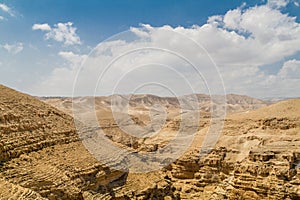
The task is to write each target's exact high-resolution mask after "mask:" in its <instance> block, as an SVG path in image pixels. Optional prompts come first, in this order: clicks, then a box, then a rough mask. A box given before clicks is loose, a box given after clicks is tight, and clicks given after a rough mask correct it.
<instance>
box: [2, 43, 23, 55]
mask: <svg viewBox="0 0 300 200" xmlns="http://www.w3.org/2000/svg"><path fill="white" fill-rule="evenodd" d="M2 47H3V48H4V49H5V50H7V51H8V52H9V53H12V54H17V53H20V52H21V51H22V50H23V48H24V47H23V43H21V42H19V43H16V44H4V45H2Z"/></svg>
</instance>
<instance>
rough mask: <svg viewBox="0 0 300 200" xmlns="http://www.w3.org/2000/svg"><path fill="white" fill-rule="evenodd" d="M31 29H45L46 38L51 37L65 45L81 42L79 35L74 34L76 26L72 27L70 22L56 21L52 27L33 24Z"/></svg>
mask: <svg viewBox="0 0 300 200" xmlns="http://www.w3.org/2000/svg"><path fill="white" fill-rule="evenodd" d="M32 29H33V30H42V31H46V32H47V33H46V34H45V39H46V40H49V39H53V40H55V41H57V42H63V43H64V44H65V45H76V44H81V41H80V37H79V36H78V35H77V34H76V30H77V28H76V27H73V23H72V22H67V23H57V24H55V25H54V27H52V28H51V27H50V26H49V25H48V24H34V25H33V26H32Z"/></svg>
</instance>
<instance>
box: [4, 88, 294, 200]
mask: <svg viewBox="0 0 300 200" xmlns="http://www.w3.org/2000/svg"><path fill="white" fill-rule="evenodd" d="M0 94H1V95H0V151H1V154H0V163H1V165H0V191H1V192H0V199H87V200H89V199H299V198H300V135H299V133H300V100H299V99H295V100H288V101H283V102H279V103H276V104H273V105H270V106H266V105H267V104H266V103H264V102H263V101H260V100H255V99H253V98H250V97H246V96H238V95H227V106H228V107H230V106H231V108H230V109H229V110H230V111H231V112H236V111H238V113H235V114H229V115H228V116H227V117H226V119H225V121H224V123H225V124H224V127H223V129H222V135H221V136H220V138H219V140H218V142H217V144H216V146H215V147H214V148H213V149H212V150H211V152H210V153H209V154H208V155H205V156H200V155H202V154H200V152H201V145H202V142H203V141H204V139H205V136H206V134H207V131H208V129H209V127H210V125H211V121H210V114H209V111H210V109H211V106H213V105H211V104H210V103H209V101H210V98H209V96H206V95H198V97H197V98H198V99H200V100H199V108H200V112H201V113H200V114H202V115H201V117H200V119H199V120H200V123H199V127H198V129H197V133H196V135H195V138H194V140H193V142H192V144H191V145H190V146H189V148H188V149H187V151H186V152H185V153H184V154H183V155H182V156H180V157H179V158H178V159H177V160H176V161H175V162H173V163H169V164H167V165H166V166H165V167H164V168H161V169H159V170H157V171H152V172H147V173H128V172H125V171H117V170H115V169H112V168H110V167H109V166H106V165H104V164H103V163H101V161H98V160H96V159H95V158H94V157H93V156H92V155H91V154H90V153H89V152H88V151H87V150H86V148H85V147H84V146H83V145H82V142H81V139H80V138H79V137H78V135H77V133H76V131H75V130H76V129H75V127H74V120H73V118H72V117H70V115H68V114H66V113H69V114H71V113H72V110H71V108H72V102H71V100H70V99H68V98H62V99H61V98H54V99H49V98H48V99H46V102H48V103H51V104H54V105H55V106H56V107H58V108H59V109H61V110H62V111H64V112H62V111H60V110H57V109H55V108H53V107H51V106H49V105H47V104H45V103H42V102H40V101H39V100H37V99H36V98H33V97H30V96H28V95H25V94H21V93H18V92H16V91H14V90H11V89H9V88H6V87H4V86H0ZM75 101H82V102H84V103H86V102H88V103H93V98H89V97H83V98H75ZM95 103H96V115H97V120H98V121H99V124H100V125H101V128H102V130H103V132H104V133H105V135H106V136H107V138H108V139H109V140H111V141H112V142H113V143H115V145H118V146H120V147H122V148H124V149H126V148H128V149H129V150H133V151H136V152H156V151H159V150H160V149H161V148H163V147H164V146H165V145H167V144H168V143H169V142H170V141H172V139H174V137H176V133H177V131H178V130H179V128H180V124H181V123H182V121H181V119H180V115H181V114H182V113H181V112H180V109H179V107H178V101H176V99H175V100H174V98H162V97H156V96H151V95H150V96H149V95H137V96H135V97H133V101H132V102H131V103H130V108H129V110H128V113H129V115H128V116H129V117H128V116H126V117H124V118H121V119H122V120H123V121H122V120H121V124H122V126H123V127H121V128H120V126H119V125H120V124H119V123H118V122H117V120H116V119H115V118H114V116H113V113H112V112H111V110H110V108H111V104H110V100H109V98H108V97H97V98H96V101H95ZM156 104H162V105H163V106H165V107H166V108H167V109H166V123H165V124H164V125H163V127H162V128H161V129H160V130H158V131H156V128H157V127H156V126H155V125H156V123H157V124H159V121H158V122H155V123H154V126H148V124H149V122H150V121H151V120H150V116H149V115H151V112H152V114H153V110H151V107H152V106H153V105H156ZM201 106H202V107H201ZM261 107H263V108H261ZM257 108H260V109H258V110H255V111H251V110H253V109H257ZM77 109H79V110H80V109H83V108H80V107H78V108H77ZM154 114H155V115H156V116H157V115H158V116H159V115H160V114H161V115H163V112H155V110H154ZM86 116H87V117H88V115H86ZM136 125H138V127H140V128H141V130H148V131H149V133H156V134H153V135H151V134H149V137H146V138H139V137H137V136H132V135H130V134H129V133H128V132H127V131H128V130H132V131H134V128H135V127H136ZM122 128H123V129H122ZM155 131H156V132H155ZM146 134H148V133H146ZM116 157H117V155H113V156H112V160H116V161H118V159H117V158H116ZM118 164H120V165H121V163H115V165H118Z"/></svg>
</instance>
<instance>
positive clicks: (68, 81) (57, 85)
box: [30, 51, 87, 96]
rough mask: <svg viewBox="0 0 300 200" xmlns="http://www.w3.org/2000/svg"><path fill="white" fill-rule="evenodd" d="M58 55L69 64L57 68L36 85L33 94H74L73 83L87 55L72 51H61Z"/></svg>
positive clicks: (32, 89)
mask: <svg viewBox="0 0 300 200" xmlns="http://www.w3.org/2000/svg"><path fill="white" fill-rule="evenodd" d="M58 55H59V56H60V57H61V58H63V59H65V61H66V65H67V66H65V67H58V68H55V69H54V70H53V71H52V73H51V75H50V76H48V77H47V79H44V80H43V81H42V82H41V83H40V84H39V85H34V86H33V88H31V89H30V90H31V91H32V93H33V94H39V95H45V96H49V95H54V96H66V95H67V96H71V95H72V88H73V83H74V81H75V78H76V75H77V71H78V70H79V69H80V66H81V64H82V62H83V61H84V60H85V59H86V57H87V55H79V54H75V53H73V52H71V51H61V52H59V53H58ZM45 89H46V90H45Z"/></svg>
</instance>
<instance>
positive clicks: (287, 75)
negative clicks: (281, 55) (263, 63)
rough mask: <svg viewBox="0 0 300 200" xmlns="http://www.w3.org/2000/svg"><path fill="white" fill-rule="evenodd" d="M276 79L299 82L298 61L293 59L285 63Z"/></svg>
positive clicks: (299, 65) (299, 67) (299, 64)
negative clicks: (296, 80)
mask: <svg viewBox="0 0 300 200" xmlns="http://www.w3.org/2000/svg"><path fill="white" fill-rule="evenodd" d="M278 77H280V78H284V79H298V80H300V60H295V59H293V60H289V61H287V62H285V63H284V64H283V66H282V68H281V69H280V71H279V73H278Z"/></svg>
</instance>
